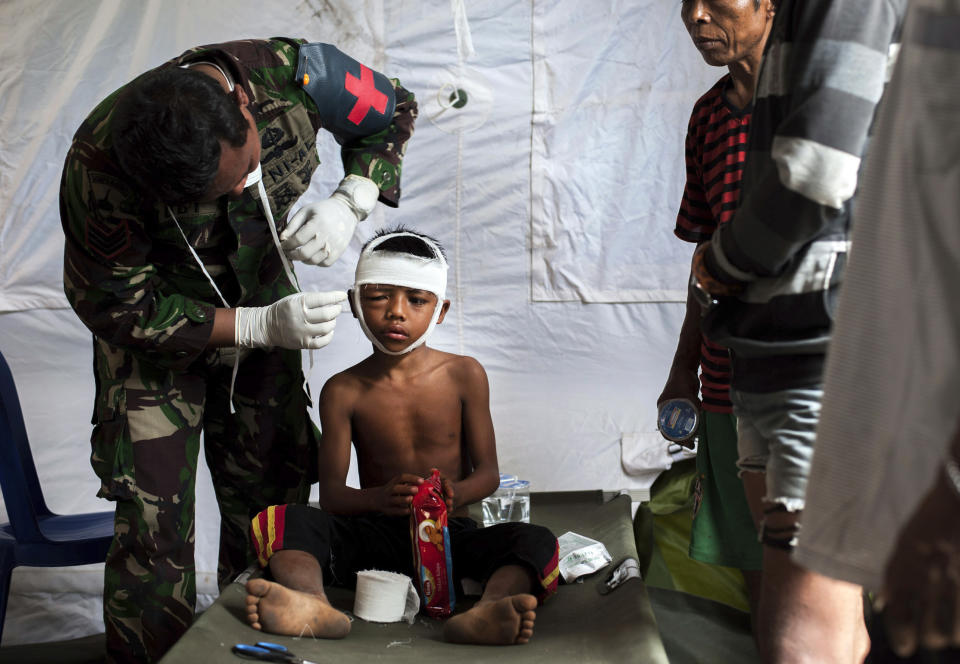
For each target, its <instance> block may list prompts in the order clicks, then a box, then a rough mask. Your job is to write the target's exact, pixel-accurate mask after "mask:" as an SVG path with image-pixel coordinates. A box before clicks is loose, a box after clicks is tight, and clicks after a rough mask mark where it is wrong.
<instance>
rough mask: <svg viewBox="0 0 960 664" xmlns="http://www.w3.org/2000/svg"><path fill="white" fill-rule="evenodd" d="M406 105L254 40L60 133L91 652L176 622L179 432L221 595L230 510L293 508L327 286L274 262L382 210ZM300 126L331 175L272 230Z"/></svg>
mask: <svg viewBox="0 0 960 664" xmlns="http://www.w3.org/2000/svg"><path fill="white" fill-rule="evenodd" d="M415 117H416V102H415V101H414V98H413V95H412V94H411V93H409V92H408V91H407V90H405V89H404V88H403V87H401V86H400V84H399V83H398V82H397V81H396V80H392V79H387V78H386V77H385V76H384V75H382V74H380V73H378V72H374V71H372V70H371V69H369V68H367V67H365V66H364V65H362V64H360V63H359V62H356V61H355V60H353V59H351V58H350V57H348V56H346V55H344V54H343V53H341V52H340V51H339V50H337V49H336V48H335V47H332V46H330V45H328V44H308V43H306V42H304V41H303V40H294V39H284V38H274V39H269V40H262V41H261V40H246V41H236V42H229V43H224V44H217V45H212V46H201V47H197V48H194V49H190V50H189V51H187V52H186V53H184V54H182V55H180V56H179V57H177V58H174V59H173V60H171V61H169V62H167V63H165V64H163V65H161V66H160V67H158V68H156V69H154V70H151V71H149V72H147V73H145V74H143V75H142V76H140V77H138V78H137V79H135V80H134V81H132V82H131V83H129V84H127V85H125V86H123V87H122V88H120V89H119V90H117V91H116V92H114V93H113V94H111V95H109V96H108V97H107V98H106V99H105V100H104V101H102V102H101V103H100V104H99V105H98V106H97V107H96V108H95V109H94V110H93V112H92V113H90V115H89V116H88V117H87V119H86V120H85V121H84V122H83V124H82V125H81V126H80V129H79V130H78V131H77V133H76V135H75V136H74V139H73V144H72V146H71V147H70V151H69V153H68V154H67V158H66V163H65V165H64V170H63V179H62V182H61V189H60V210H61V221H62V223H63V229H64V234H65V236H66V247H65V252H64V290H65V292H66V294H67V297H68V299H69V300H70V303H71V305H72V306H73V308H74V310H75V311H76V313H77V315H78V316H79V317H80V319H81V320H82V321H83V323H84V324H85V325H86V326H87V327H88V328H89V329H90V331H91V332H92V333H93V347H94V377H95V380H96V404H95V411H94V416H93V424H94V429H93V435H92V438H91V442H92V455H91V462H92V465H93V467H94V470H95V471H96V473H97V475H98V476H99V478H100V480H101V488H100V492H99V495H100V496H102V497H104V498H107V499H109V500H113V501H115V502H116V517H115V535H114V540H113V543H112V545H111V547H110V550H109V553H108V554H107V561H106V571H105V579H104V619H105V623H106V639H107V653H108V657H107V659H108V661H112V662H133V661H137V662H152V661H156V660H158V659H159V658H160V657H161V656H162V655H163V653H164V652H166V651H167V650H168V649H169V648H170V646H171V645H172V644H173V643H174V642H175V641H176V640H177V638H179V636H180V635H181V634H183V632H184V631H185V630H186V629H187V628H188V627H189V626H190V623H191V621H192V619H193V611H194V603H195V600H196V578H195V574H196V573H195V567H194V539H195V525H194V489H195V482H196V468H197V459H198V455H199V448H200V436H201V432H202V433H203V437H204V446H205V454H206V460H207V464H208V465H209V467H210V472H211V475H212V477H213V483H214V488H215V492H216V496H217V502H218V504H219V509H220V516H221V528H220V559H219V566H218V570H217V576H218V580H219V582H220V584H221V585H222V584H224V583H225V582H229V581H230V580H232V579H233V578H234V576H235V575H236V574H237V573H238V572H239V571H241V570H242V569H244V568H245V567H246V566H247V564H248V563H250V562H252V559H251V558H250V553H249V552H250V551H251V548H250V546H249V543H248V525H249V523H250V519H251V518H252V517H253V516H254V515H255V514H256V513H257V512H259V511H260V510H262V509H264V508H265V507H266V506H268V505H272V504H277V503H284V502H303V501H305V500H306V499H307V496H308V490H309V487H310V484H311V482H312V481H314V480H315V477H316V468H315V461H314V460H315V459H316V446H317V440H318V435H319V434H318V431H317V429H316V427H315V426H314V425H313V424H312V422H311V420H310V417H309V414H308V410H307V409H308V406H309V397H308V395H307V394H306V393H305V391H304V377H303V372H302V369H301V352H300V350H301V349H305V348H309V349H314V348H320V347H322V346H325V345H326V344H327V343H328V342H329V340H330V335H331V334H332V332H333V328H334V325H335V322H336V316H337V314H338V313H340V311H341V301H342V300H343V299H344V298H345V296H346V294H345V293H340V292H329V293H301V292H300V291H299V287H298V285H297V282H296V278H295V276H294V274H293V271H292V267H291V265H290V260H299V261H302V262H305V263H308V264H312V265H330V264H331V263H333V262H334V261H335V260H336V259H337V258H338V257H339V256H340V254H341V253H342V252H343V250H344V249H345V248H346V246H347V245H348V243H349V241H350V238H351V237H352V236H353V233H354V230H355V228H356V224H357V222H358V221H361V220H363V219H364V218H365V217H366V216H367V214H369V213H370V211H371V210H372V209H373V207H374V206H375V204H376V201H377V200H380V201H381V202H383V203H385V204H386V205H389V206H392V207H395V206H396V205H397V202H398V200H399V197H400V166H401V160H402V157H403V152H404V147H405V144H406V142H407V140H408V139H409V138H410V135H411V133H412V131H413V123H414V118H415ZM321 127H322V128H324V129H326V130H327V131H329V132H330V133H331V134H332V135H333V138H334V139H336V141H337V142H338V143H339V144H340V145H341V147H342V158H343V165H344V171H345V177H344V179H343V180H342V181H341V182H340V184H339V186H338V187H337V188H336V190H335V191H334V193H333V194H332V195H331V196H330V198H328V199H324V200H321V201H319V202H316V203H310V204H307V205H305V206H304V207H302V208H301V209H300V210H299V211H298V212H297V213H296V214H294V215H293V216H292V218H291V219H289V221H287V214H288V211H289V210H290V208H291V206H292V204H293V203H294V202H295V201H296V200H297V199H298V198H299V197H300V195H301V194H303V193H304V191H306V189H307V187H308V185H309V183H310V178H311V175H312V174H313V172H314V170H315V169H316V167H317V165H318V163H319V160H318V157H317V150H316V140H317V133H318V130H319V129H320V128H321ZM311 465H314V467H311Z"/></svg>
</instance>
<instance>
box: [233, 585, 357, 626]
mask: <svg viewBox="0 0 960 664" xmlns="http://www.w3.org/2000/svg"><path fill="white" fill-rule="evenodd" d="M247 622H248V623H250V626H251V627H253V628H254V629H259V630H263V631H264V632H269V633H271V634H286V635H288V636H301V635H306V634H310V635H312V636H315V637H319V638H324V639H342V638H343V637H345V636H346V635H347V634H348V633H349V632H350V618H348V617H347V616H346V614H345V613H342V612H341V611H337V610H336V609H335V608H333V607H332V606H330V602H328V601H327V599H326V597H322V596H319V595H311V594H309V593H305V592H301V591H299V590H293V589H292V588H287V587H286V586H281V585H280V584H279V583H274V582H273V581H267V580H265V579H251V580H250V581H248V582H247Z"/></svg>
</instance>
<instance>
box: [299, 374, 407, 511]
mask: <svg viewBox="0 0 960 664" xmlns="http://www.w3.org/2000/svg"><path fill="white" fill-rule="evenodd" d="M355 399H356V391H355V390H354V389H353V388H352V387H351V384H350V379H349V377H347V376H345V375H344V374H338V375H336V376H334V377H333V378H331V379H330V380H328V381H327V383H326V384H325V385H324V386H323V389H322V390H321V392H320V400H319V401H320V403H319V407H320V430H321V431H322V435H321V437H320V447H319V451H318V454H319V458H318V461H319V464H318V467H319V477H318V479H319V490H320V506H321V507H323V509H325V510H327V511H328V512H332V513H334V514H364V513H368V512H379V513H382V514H390V515H400V516H403V515H407V514H409V513H410V502H411V501H412V500H413V496H415V495H416V493H417V486H419V485H420V484H422V483H423V478H422V477H419V476H417V475H413V474H401V475H398V476H397V477H394V478H392V479H391V480H390V481H389V482H387V484H385V485H383V486H379V487H364V488H362V489H355V488H353V487H350V486H347V472H348V471H349V469H350V445H351V441H352V426H351V424H350V422H351V418H352V413H353V403H354V400H355Z"/></svg>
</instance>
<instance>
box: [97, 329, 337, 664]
mask: <svg viewBox="0 0 960 664" xmlns="http://www.w3.org/2000/svg"><path fill="white" fill-rule="evenodd" d="M228 353H229V354H230V357H229V358H228V357H226V355H227V354H228ZM232 353H233V350H232V349H229V350H227V349H224V350H223V351H210V352H209V353H206V354H205V355H204V356H202V357H201V358H200V359H199V360H197V361H196V362H194V363H193V364H192V365H191V367H190V368H189V369H188V370H187V371H184V372H173V371H169V370H166V369H164V368H162V367H158V366H156V365H154V364H151V363H147V362H144V361H142V360H140V359H138V358H136V357H134V356H133V355H131V354H130V353H126V352H123V351H121V350H118V349H116V348H114V347H112V346H110V345H108V344H106V343H105V342H103V341H101V340H95V342H94V365H95V366H94V371H95V375H96V379H97V404H96V413H95V415H94V425H95V426H94V431H93V436H92V445H93V452H92V455H91V463H92V465H93V467H94V470H95V471H96V473H97V475H98V476H99V477H100V480H101V488H100V492H99V495H100V496H101V497H104V498H107V499H109V500H113V501H116V516H115V525H114V539H113V543H112V545H111V547H110V550H109V552H108V554H107V560H106V569H105V573H104V598H103V599H104V601H103V609H104V622H105V625H106V638H107V653H108V656H107V659H108V661H111V662H154V661H157V660H158V659H160V657H161V656H162V655H163V654H164V653H165V652H166V651H167V650H168V649H169V648H170V647H171V646H172V645H173V644H174V643H175V642H176V640H177V639H178V638H179V637H180V636H181V635H182V634H183V633H184V632H185V631H186V630H187V628H188V627H189V626H190V624H191V622H192V621H193V612H194V606H195V603H196V569H195V566H194V541H195V528H196V526H195V523H194V507H195V497H194V490H195V487H196V471H197V460H198V457H199V452H200V444H201V433H202V434H203V447H204V453H205V458H206V461H207V465H208V466H209V468H210V474H211V475H212V478H213V485H214V490H215V493H216V497H217V503H218V506H219V510H220V519H221V521H220V556H219V564H218V568H217V579H218V582H219V584H220V586H221V587H222V586H223V585H224V584H225V583H229V582H230V581H231V580H232V579H233V578H234V577H235V576H236V575H237V574H238V573H239V572H241V571H243V569H245V568H246V567H247V566H248V565H249V564H250V563H252V562H253V561H254V557H253V555H252V550H251V547H250V542H249V526H250V520H251V518H253V516H255V515H256V514H257V513H258V512H259V511H260V510H262V509H264V508H266V507H267V506H269V505H274V504H280V503H285V502H305V501H306V500H307V497H308V494H309V489H310V484H311V483H312V482H313V481H314V480H315V478H316V468H315V464H316V447H317V442H318V440H319V432H318V431H317V429H316V427H315V426H314V425H313V423H312V422H311V420H310V416H309V414H308V411H307V409H308V407H309V405H310V404H309V401H308V398H307V396H306V394H305V393H304V391H303V373H302V370H301V360H300V352H299V351H270V352H267V351H261V350H255V351H251V352H249V353H248V354H246V355H245V356H244V357H243V359H242V360H241V362H240V368H239V372H238V375H237V380H236V385H235V391H234V398H233V402H234V406H235V409H236V412H235V413H233V414H231V413H230V404H229V390H230V376H231V372H232V366H233V362H232Z"/></svg>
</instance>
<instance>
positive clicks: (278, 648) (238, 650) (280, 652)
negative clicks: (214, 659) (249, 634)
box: [230, 641, 317, 664]
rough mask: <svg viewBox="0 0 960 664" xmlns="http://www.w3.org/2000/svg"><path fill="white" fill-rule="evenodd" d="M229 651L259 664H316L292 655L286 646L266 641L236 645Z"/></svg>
mask: <svg viewBox="0 0 960 664" xmlns="http://www.w3.org/2000/svg"><path fill="white" fill-rule="evenodd" d="M230 650H232V651H233V653H234V654H236V655H239V656H240V657H245V658H248V659H257V660H260V661H261V662H281V663H284V664H317V662H311V661H310V660H307V659H303V658H302V657H297V656H296V655H294V654H293V653H292V652H290V650H289V649H288V648H287V647H286V646H282V645H280V644H279V643H270V642H268V641H257V642H256V643H255V644H253V645H250V644H249V643H237V644H236V645H234V646H233V647H232V648H231V649H230Z"/></svg>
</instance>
